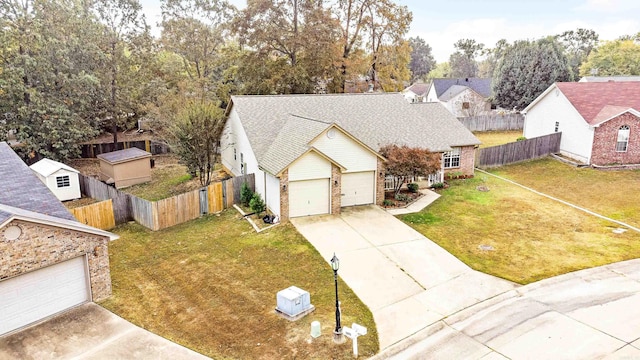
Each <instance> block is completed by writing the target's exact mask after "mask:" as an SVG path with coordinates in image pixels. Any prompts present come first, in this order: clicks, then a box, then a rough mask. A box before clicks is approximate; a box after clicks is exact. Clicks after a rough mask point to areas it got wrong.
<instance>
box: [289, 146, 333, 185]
mask: <svg viewBox="0 0 640 360" xmlns="http://www.w3.org/2000/svg"><path fill="white" fill-rule="evenodd" d="M330 177H331V163H330V162H329V161H328V160H327V159H325V158H323V157H322V156H320V155H318V154H317V153H315V152H313V151H312V152H309V153H307V154H305V155H303V156H302V157H300V158H299V159H298V160H296V161H295V162H294V163H293V164H291V166H289V181H297V180H308V179H319V178H330Z"/></svg>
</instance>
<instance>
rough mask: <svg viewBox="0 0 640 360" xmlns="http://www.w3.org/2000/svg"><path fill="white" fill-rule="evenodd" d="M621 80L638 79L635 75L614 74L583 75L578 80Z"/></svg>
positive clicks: (639, 78) (639, 79)
mask: <svg viewBox="0 0 640 360" xmlns="http://www.w3.org/2000/svg"><path fill="white" fill-rule="evenodd" d="M611 81H614V82H623V81H640V76H637V75H616V76H584V77H582V78H581V79H580V82H611Z"/></svg>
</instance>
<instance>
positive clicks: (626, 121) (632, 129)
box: [591, 112, 640, 166]
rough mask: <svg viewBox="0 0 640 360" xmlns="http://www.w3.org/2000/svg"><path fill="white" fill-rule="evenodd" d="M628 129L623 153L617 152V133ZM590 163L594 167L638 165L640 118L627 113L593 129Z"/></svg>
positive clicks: (639, 155) (639, 161)
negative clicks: (627, 137)
mask: <svg viewBox="0 0 640 360" xmlns="http://www.w3.org/2000/svg"><path fill="white" fill-rule="evenodd" d="M621 127H628V128H629V139H628V143H627V147H626V150H625V151H618V149H617V146H616V145H617V142H618V132H619V130H620V128H621ZM592 154H593V155H592V157H591V163H592V164H594V165H600V166H603V165H617V164H640V117H638V116H636V115H634V114H631V113H629V112H627V113H624V114H622V115H619V116H617V117H615V118H613V119H611V120H609V121H607V122H605V123H602V124H601V125H600V126H599V127H597V128H595V131H594V136H593V149H592Z"/></svg>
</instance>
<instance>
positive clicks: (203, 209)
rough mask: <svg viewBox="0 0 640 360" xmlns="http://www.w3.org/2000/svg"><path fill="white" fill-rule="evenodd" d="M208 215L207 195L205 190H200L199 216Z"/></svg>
mask: <svg viewBox="0 0 640 360" xmlns="http://www.w3.org/2000/svg"><path fill="white" fill-rule="evenodd" d="M207 213H209V195H208V193H207V188H206V187H204V188H202V189H200V214H202V215H204V214H207Z"/></svg>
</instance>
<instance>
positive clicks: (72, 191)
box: [38, 169, 82, 201]
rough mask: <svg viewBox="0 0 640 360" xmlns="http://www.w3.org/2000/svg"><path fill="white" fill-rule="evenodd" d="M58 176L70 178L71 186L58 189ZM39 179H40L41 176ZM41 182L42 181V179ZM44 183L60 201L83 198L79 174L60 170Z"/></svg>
mask: <svg viewBox="0 0 640 360" xmlns="http://www.w3.org/2000/svg"><path fill="white" fill-rule="evenodd" d="M58 176H69V186H65V187H58V183H57V180H56V178H57V177H58ZM38 177H40V175H39V176H38ZM40 180H42V178H41V179H40ZM44 183H45V184H46V185H47V187H48V188H49V190H51V192H52V193H53V194H54V195H55V196H56V197H57V198H58V200H60V201H66V200H73V199H79V198H81V197H82V195H81V194H80V180H79V179H78V174H77V173H75V172H72V171H68V170H64V169H60V170H58V171H56V172H55V173H53V174H51V175H49V176H48V177H47V179H46V181H45V182H44Z"/></svg>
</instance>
